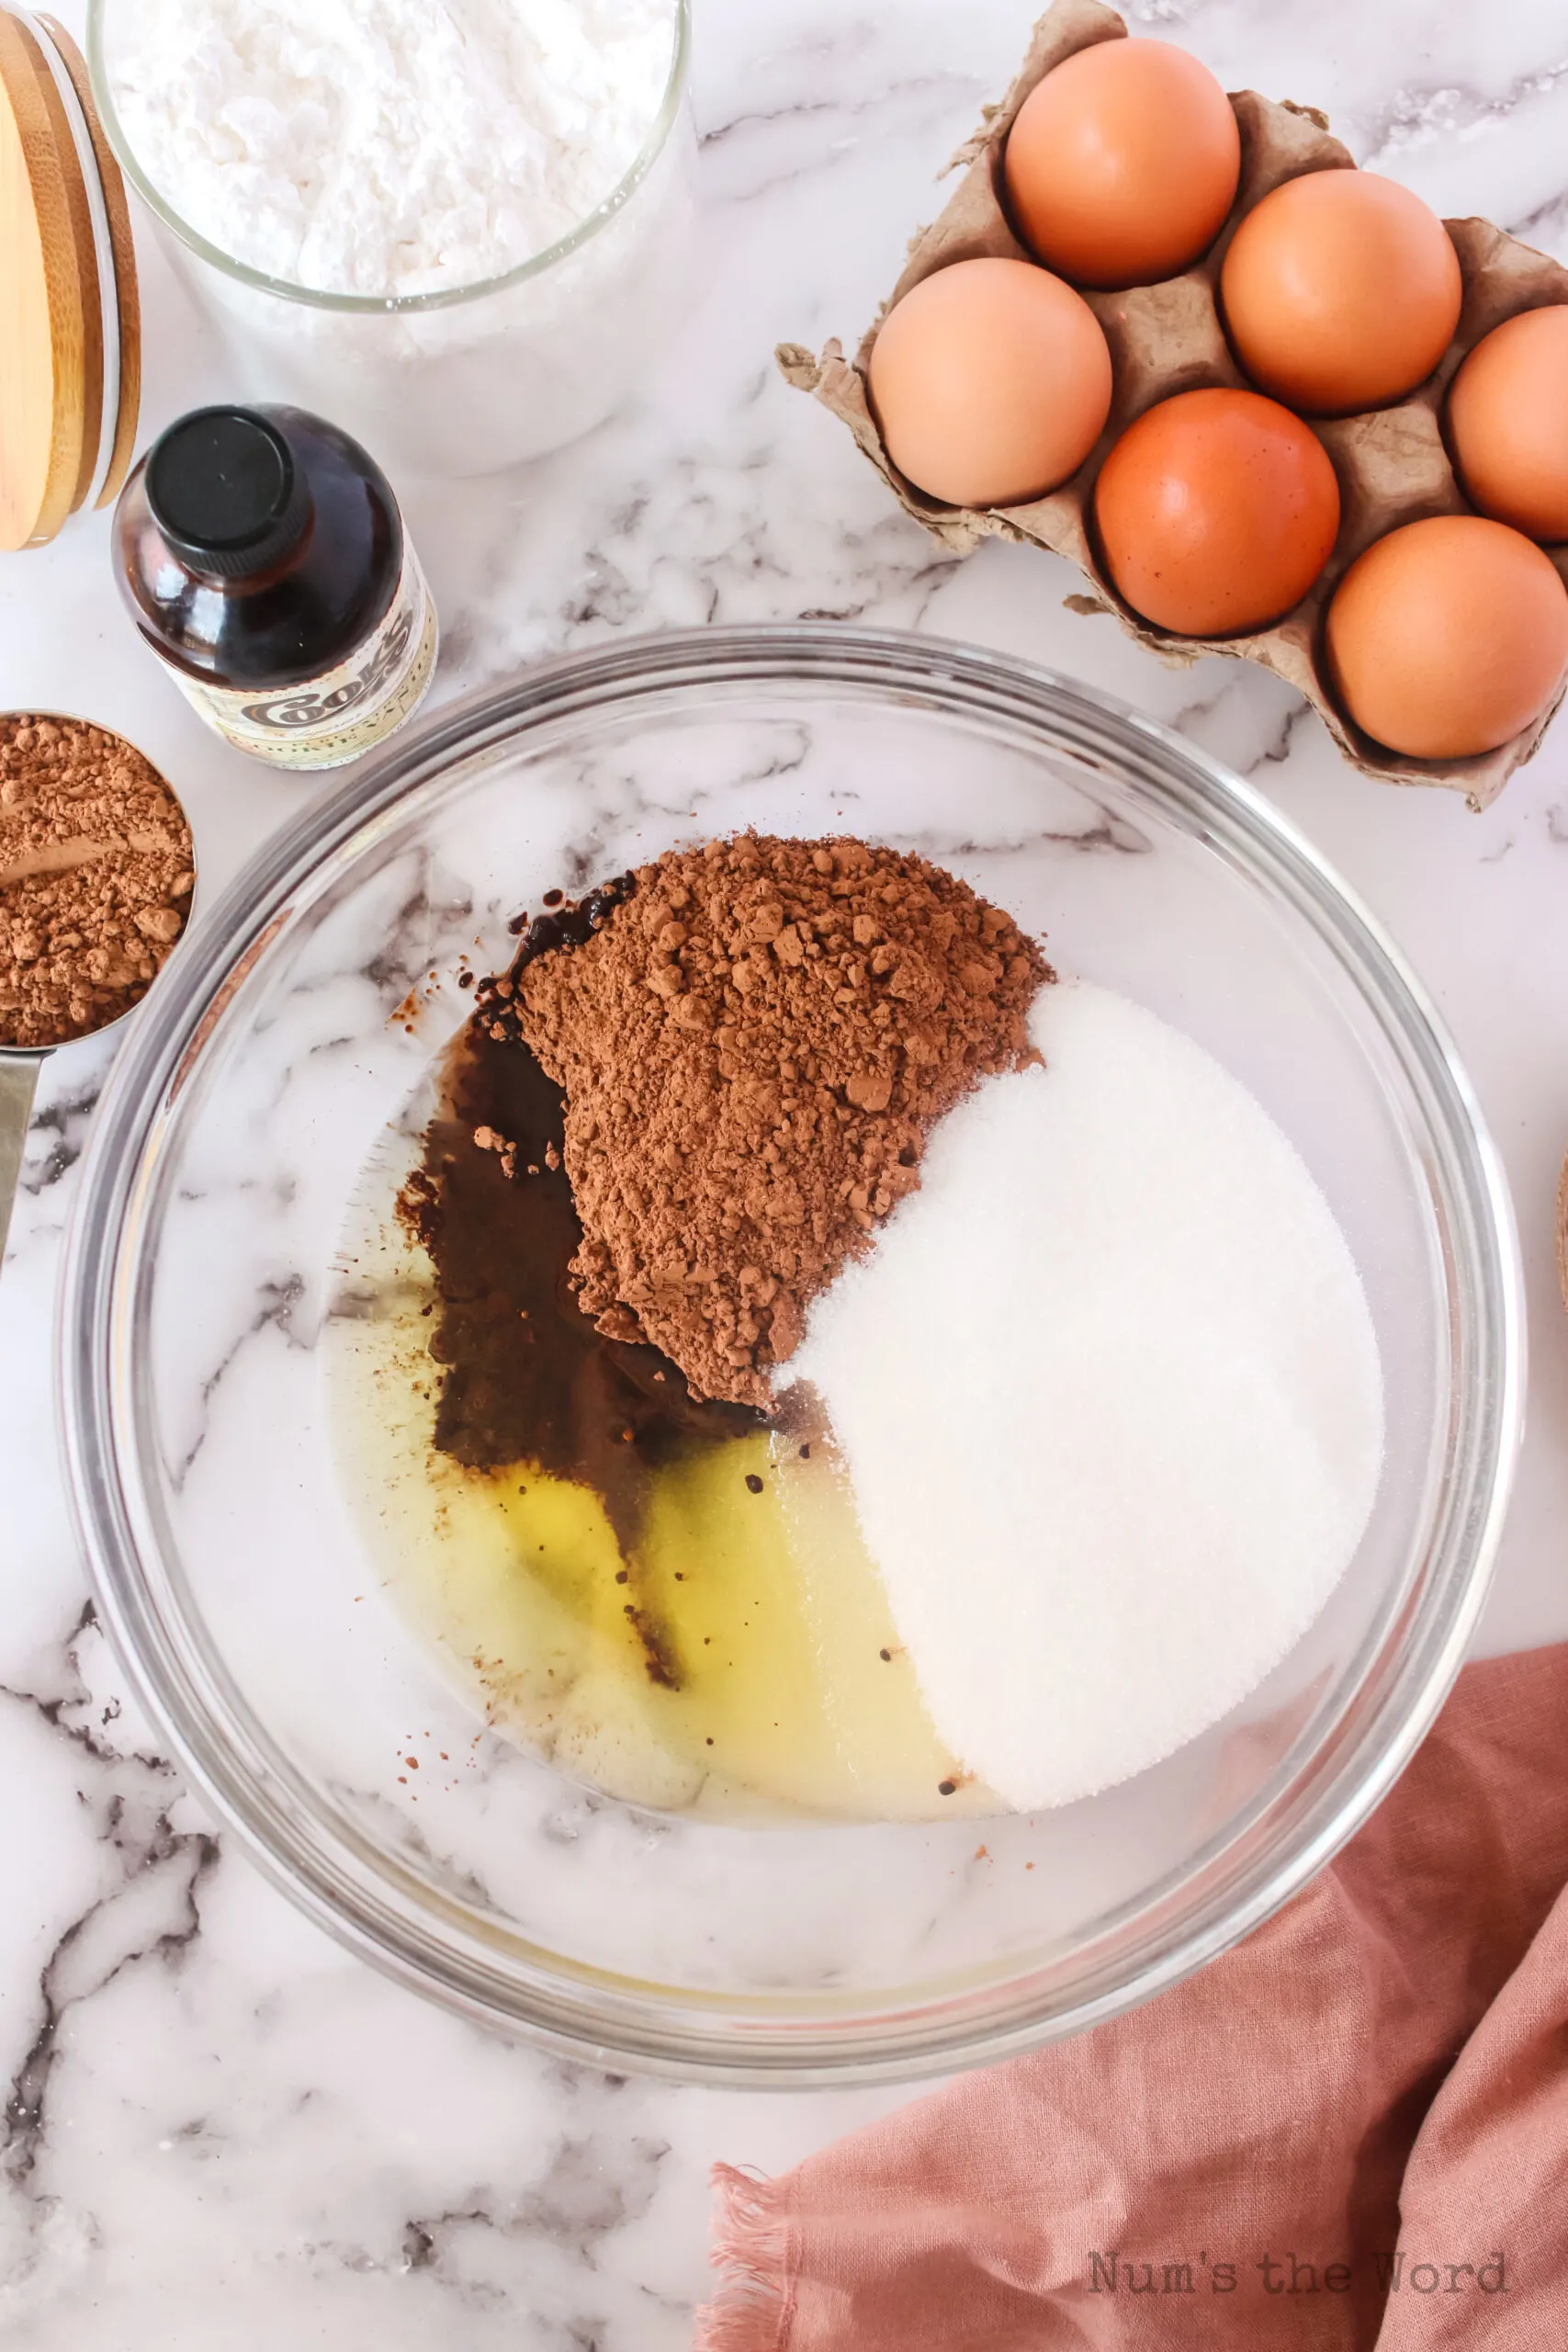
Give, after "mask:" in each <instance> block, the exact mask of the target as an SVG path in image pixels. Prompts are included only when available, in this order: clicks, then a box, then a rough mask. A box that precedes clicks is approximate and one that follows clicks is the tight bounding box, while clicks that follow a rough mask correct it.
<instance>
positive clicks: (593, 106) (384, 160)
mask: <svg viewBox="0 0 1568 2352" xmlns="http://www.w3.org/2000/svg"><path fill="white" fill-rule="evenodd" d="M120 18H121V20H122V23H123V29H121V26H120V24H118V23H117V27H116V46H115V50H114V54H113V62H112V71H111V79H112V81H113V85H114V91H115V99H116V103H117V105H118V108H119V112H120V117H121V119H122V121H123V123H124V126H125V131H126V135H127V137H128V139H129V140H130V144H131V147H132V148H133V150H134V151H135V153H136V155H137V156H138V158H139V160H140V162H141V165H142V168H143V170H144V171H145V172H146V174H147V175H148V177H149V179H151V180H152V183H153V185H154V187H157V188H158V189H159V190H160V192H161V193H162V194H163V195H164V198H166V199H167V200H168V202H169V203H170V205H172V207H173V208H174V209H175V211H176V212H177V213H179V214H180V215H181V217H182V218H183V219H184V220H186V221H188V222H189V224H190V225H191V227H193V228H194V229H196V230H197V231H199V232H200V233H201V235H203V236H204V237H206V238H207V239H208V240H209V242H210V243H213V244H215V245H217V246H218V247H219V248H220V250H221V251H223V252H224V253H226V254H231V255H232V256H233V257H234V258H235V259H236V260H239V261H242V262H244V263H246V264H247V265H248V266H250V267H252V268H254V269H259V270H262V271H265V273H266V275H267V276H268V277H278V278H284V279H287V280H288V282H289V283H290V284H293V285H299V286H308V287H313V288H318V289H320V290H322V291H325V292H329V293H347V294H370V295H377V296H385V295H408V294H423V293H430V292H434V291H438V290H441V289H443V288H451V287H457V286H464V285H468V284H471V283H473V282H474V281H475V280H477V279H481V278H487V277H496V276H499V275H500V274H501V273H502V271H505V270H508V269H512V268H514V267H516V266H518V264H520V263H522V262H525V261H526V260H528V259H529V258H530V257H531V256H532V255H533V254H536V253H539V252H541V251H542V250H543V249H544V248H545V247H546V246H547V245H550V244H553V243H555V242H556V240H557V239H558V238H559V237H562V236H564V235H565V234H566V233H567V232H569V231H570V230H571V229H572V228H574V227H575V226H576V224H577V223H578V222H579V221H580V220H582V219H584V217H585V216H586V215H587V214H588V213H590V212H592V211H593V210H594V209H596V208H597V207H598V206H599V205H600V204H602V203H603V202H604V200H605V198H608V197H609V196H611V195H613V194H614V192H615V188H616V187H617V185H618V184H619V182H620V181H621V179H622V178H623V177H624V176H625V175H626V171H627V170H628V169H629V168H630V166H631V164H633V163H634V162H635V161H636V159H637V153H638V152H639V150H640V149H641V147H642V145H643V143H644V141H645V140H646V139H647V137H648V135H649V131H650V130H651V129H652V126H653V122H654V119H655V118H656V116H657V115H658V112H659V108H660V102H661V100H662V97H663V95H664V90H665V86H666V84H667V83H668V80H669V76H670V68H671V56H672V43H673V40H674V11H673V6H672V0H271V5H268V4H267V0H129V5H127V6H124V7H123V8H122V9H121V11H120Z"/></svg>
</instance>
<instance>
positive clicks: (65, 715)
mask: <svg viewBox="0 0 1568 2352" xmlns="http://www.w3.org/2000/svg"><path fill="white" fill-rule="evenodd" d="M0 717H3V718H23V717H26V718H29V719H32V718H49V719H55V720H65V721H69V722H71V723H73V724H74V725H76V726H82V727H96V729H97V730H98V732H99V734H101V735H118V729H115V728H112V727H106V726H105V725H104V723H103V721H102V720H101V719H97V718H81V717H80V716H79V714H78V713H76V712H74V711H59V710H37V711H34V710H29V711H27V712H25V713H24V712H20V711H6V712H4V713H0ZM118 740H119V741H121V742H123V743H125V744H126V746H127V748H128V749H129V750H131V751H134V750H135V749H136V746H135V745H134V744H133V743H131V742H130V739H129V737H127V736H118ZM140 756H141V757H143V758H144V757H145V756H146V755H145V753H142V754H140ZM150 764H151V763H150ZM157 774H158V776H159V779H160V781H161V782H162V784H163V786H164V790H165V791H166V792H167V793H168V794H169V797H171V799H172V800H173V801H174V802H175V806H176V807H177V808H178V809H179V811H180V814H181V815H182V816H185V814H186V811H185V804H184V803H183V801H181V799H180V797H179V794H178V793H177V792H176V791H175V787H174V786H173V785H172V784H171V783H170V782H169V780H168V778H167V776H165V775H164V772H163V770H162V768H159V769H158V770H157ZM189 821H190V820H189V819H188V817H186V824H187V825H188V824H189ZM191 872H192V873H193V874H194V873H195V872H196V854H195V845H194V843H193V845H192V852H191ZM195 910H196V894H195V891H194V889H193V891H192V894H191V913H192V914H194V912H195ZM189 929H190V914H187V915H186V921H185V928H184V930H182V932H181V933H180V938H181V939H184V938H185V936H186V933H187V932H188V931H189ZM175 944H176V945H177V944H178V943H177V942H176V943H175ZM162 978H163V972H162V971H160V972H158V973H156V974H154V976H153V978H152V979H150V980H149V981H148V983H147V986H146V988H145V989H143V990H142V992H141V995H140V996H139V997H138V998H137V1000H136V1001H135V1003H134V1004H128V1005H127V1006H126V1008H125V1010H124V1012H117V1013H116V1014H115V1016H114V1018H113V1019H112V1020H111V1021H104V1022H100V1023H99V1024H98V1026H97V1028H96V1029H85V1030H82V1031H80V1032H79V1033H78V1034H77V1035H75V1036H74V1037H62V1039H61V1041H60V1043H59V1044H58V1045H53V1046H6V1045H0V1264H3V1262H4V1260H5V1254H6V1239H7V1237H8V1236H9V1233H10V1230H11V1212H12V1209H13V1208H14V1207H15V1205H16V1200H17V1183H18V1182H19V1181H20V1178H21V1173H22V1155H23V1152H24V1150H25V1149H26V1147H27V1140H28V1128H29V1127H30V1126H31V1125H32V1114H33V1099H34V1096H35V1095H36V1093H37V1091H38V1082H39V1074H40V1072H41V1071H42V1069H43V1066H44V1064H45V1062H46V1061H47V1060H48V1059H49V1057H50V1056H51V1054H57V1053H60V1052H61V1051H62V1050H63V1049H64V1048H65V1047H67V1046H82V1045H85V1044H86V1042H87V1040H88V1039H89V1038H90V1037H107V1035H109V1032H110V1031H111V1030H113V1029H118V1028H119V1027H120V1025H121V1024H122V1023H124V1022H127V1021H131V1020H134V1018H135V1016H136V1015H137V1013H139V1012H141V1008H142V1006H143V1005H144V1004H145V1003H146V1001H147V999H148V997H149V996H150V995H151V993H152V990H153V989H155V988H156V987H157V985H158V982H159V980H160V979H162Z"/></svg>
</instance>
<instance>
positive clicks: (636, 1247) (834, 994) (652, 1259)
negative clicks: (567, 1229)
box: [479, 834, 1052, 1408]
mask: <svg viewBox="0 0 1568 2352" xmlns="http://www.w3.org/2000/svg"><path fill="white" fill-rule="evenodd" d="M1051 977H1052V974H1051V970H1050V967H1049V966H1048V964H1047V963H1046V961H1045V958H1044V956H1043V955H1042V953H1041V951H1040V948H1039V947H1038V945H1037V944H1035V942H1034V941H1033V940H1032V939H1031V938H1029V937H1028V936H1027V935H1026V934H1025V933H1022V932H1021V931H1020V930H1019V928H1018V926H1017V925H1016V923H1015V922H1013V920H1012V918H1011V916H1010V915H1008V914H1006V913H1004V912H1003V911H1002V910H1001V909H1000V908H998V907H992V906H988V905H987V903H986V901H985V900H984V899H980V898H977V897H976V894H975V892H974V891H973V890H971V889H970V888H969V887H968V886H967V884H966V883H964V882H961V881H959V880H958V879H956V877H955V876H953V875H951V874H948V873H945V872H943V870H942V868H941V867H940V866H936V865H931V864H930V863H929V862H928V861H927V860H926V859H925V858H922V857H917V856H912V855H903V854H899V853H898V852H897V851H895V850H890V849H884V848H878V847H873V846H870V845H868V844H867V843H865V842H858V841H852V840H844V839H838V840H832V841H817V842H807V841H786V840H777V839H772V838H764V837H759V836H757V835H754V834H743V835H741V836H740V837H739V839H737V840H732V841H717V842H709V843H708V844H707V845H706V846H705V848H703V849H698V850H689V851H683V852H680V853H676V852H673V851H667V852H666V853H665V854H664V855H663V856H662V857H661V858H660V859H659V861H658V862H657V864H655V865H646V866H643V867H641V868H640V869H639V870H638V871H637V874H635V875H632V876H623V877H621V879H620V880H619V881H618V882H616V883H613V884H611V885H609V886H607V887H606V888H604V889H603V890H601V891H599V892H595V893H593V894H592V895H591V896H590V898H588V899H585V900H583V901H582V902H581V906H580V907H578V908H564V909H559V910H557V911H555V912H552V913H547V914H545V915H542V916H541V917H540V918H539V919H538V920H537V921H536V922H535V923H534V924H533V925H532V926H531V927H530V928H529V930H528V932H527V933H526V934H525V938H524V941H523V944H522V947H521V949H520V950H519V954H518V956H517V959H516V961H515V963H514V964H513V968H512V971H511V973H510V974H508V975H507V976H506V977H505V978H501V979H499V980H491V981H490V982H488V983H486V985H485V989H484V990H483V991H482V992H481V1004H480V1012H479V1018H480V1019H481V1021H483V1022H484V1023H486V1025H487V1027H488V1030H489V1034H490V1035H491V1037H492V1038H494V1039H496V1040H498V1041H499V1040H503V1039H504V1038H506V1037H508V1036H512V1037H515V1038H520V1039H521V1041H522V1042H524V1043H525V1044H526V1045H527V1046H530V1047H531V1048H532V1049H533V1051H534V1052H535V1053H536V1055H537V1057H538V1059H539V1061H540V1062H541V1063H542V1064H543V1066H544V1068H545V1069H546V1071H547V1073H548V1075H549V1076H550V1077H551V1078H552V1079H553V1080H555V1081H556V1083H557V1084H558V1085H559V1086H560V1087H562V1088H563V1089H564V1091H565V1094H566V1104H567V1107H566V1137H565V1156H566V1167H567V1172H568V1174H569V1176H570V1180H571V1186H572V1192H573V1194H574V1197H575V1201H576V1205H577V1211H578V1215H579V1216H580V1217H581V1222H582V1227H583V1239H582V1244H581V1249H580V1250H579V1251H578V1254H577V1258H576V1260H575V1261H574V1279H575V1283H576V1286H577V1291H578V1296H579V1303H580V1305H581V1307H582V1310H583V1312H584V1313H585V1314H588V1315H591V1316H592V1317H595V1319H596V1320H597V1322H598V1326H599V1329H601V1330H602V1331H604V1332H605V1333H606V1334H607V1335H608V1336H609V1337H610V1338H612V1339H617V1340H650V1341H651V1342H652V1343H653V1345H654V1346H656V1347H658V1348H661V1349H662V1350H663V1351H664V1352H665V1353H666V1354H667V1355H669V1356H671V1357H672V1358H673V1359H674V1361H675V1363H677V1364H679V1366H680V1367H681V1370H682V1372H683V1373H684V1374H685V1375H686V1377H687V1379H688V1381H689V1382H690V1383H691V1385H692V1386H693V1388H694V1390H696V1391H697V1393H698V1394H700V1395H703V1396H707V1397H727V1398H729V1399H731V1400H732V1401H734V1402H736V1403H738V1404H748V1405H752V1406H758V1407H764V1408H765V1407H767V1406H768V1405H769V1404H770V1403H771V1401H772V1393H773V1392H772V1387H771V1383H770V1379H769V1374H770V1370H771V1368H772V1367H773V1366H774V1365H777V1364H780V1363H784V1362H786V1361H787V1359H788V1358H789V1356H790V1355H792V1354H793V1353H794V1351H795V1348H796V1346H797V1345H798V1344H799V1341H800V1339H801V1337H802V1334H803V1331H804V1327H805V1317H806V1312H807V1307H808V1306H809V1305H810V1303H811V1301H812V1299H813V1298H815V1297H816V1296H817V1295H818V1292H820V1291H822V1290H824V1289H825V1288H826V1287H827V1286H828V1284H829V1283H830V1282H831V1281H832V1280H833V1279H834V1277H835V1276H836V1275H837V1274H838V1273H839V1272H840V1269H841V1268H842V1267H843V1265H844V1264H845V1263H846V1261H848V1260H849V1259H850V1258H851V1257H852V1256H853V1255H855V1254H856V1253H857V1252H859V1251H860V1250H864V1249H866V1248H867V1247H868V1246H869V1244H870V1239H871V1237H872V1235H873V1234H874V1232H875V1230H876V1227H877V1226H878V1224H879V1223H880V1221H881V1220H882V1219H883V1218H884V1217H885V1216H887V1215H888V1214H889V1213H890V1211H891V1210H892V1209H893V1208H894V1207H895V1205H896V1204H897V1202H898V1201H899V1200H901V1199H902V1198H903V1197H904V1195H905V1194H906V1193H909V1192H912V1191H913V1190H914V1189H915V1188H916V1187H917V1186H918V1184H919V1167H920V1159H921V1156H922V1153H923V1151H924V1148H925V1141H926V1137H927V1136H928V1135H929V1134H930V1132H931V1128H932V1126H933V1125H935V1124H936V1122H937V1120H938V1119H940V1118H941V1117H942V1114H944V1113H945V1112H947V1111H949V1110H951V1109H952V1108H953V1104H954V1103H957V1102H958V1101H959V1100H960V1099H961V1098H962V1097H963V1096H964V1094H966V1093H967V1092H968V1091H969V1090H970V1088H971V1087H972V1086H974V1085H975V1083H976V1080H979V1079H981V1078H984V1077H987V1076H988V1075H991V1074H993V1073H996V1072H998V1071H1002V1070H1008V1069H1018V1068H1020V1067H1021V1066H1022V1065H1023V1064H1024V1063H1026V1062H1028V1061H1030V1060H1032V1059H1033V1058H1035V1057H1034V1054H1033V1051H1032V1046H1031V1045H1030V1042H1029V1033H1028V1013H1029V1008H1030V1005H1031V1004H1032V1001H1033V999H1034V996H1035V993H1036V991H1037V990H1038V989H1039V988H1040V987H1041V985H1042V983H1043V981H1045V980H1047V979H1049V978H1051ZM485 1142H486V1144H487V1145H488V1146H489V1148H500V1149H504V1148H505V1144H506V1138H504V1137H501V1136H488V1135H487V1136H486V1137H485Z"/></svg>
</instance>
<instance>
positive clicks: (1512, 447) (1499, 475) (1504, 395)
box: [1449, 307, 1568, 540]
mask: <svg viewBox="0 0 1568 2352" xmlns="http://www.w3.org/2000/svg"><path fill="white" fill-rule="evenodd" d="M1449 435H1450V445H1451V447H1452V449H1453V453H1454V458H1455V461H1456V463H1457V464H1458V467H1459V470H1460V475H1461V480H1462V481H1463V483H1464V486H1465V489H1466V490H1467V491H1468V492H1469V493H1470V502H1471V504H1472V506H1479V507H1480V509H1481V511H1482V513H1483V515H1491V516H1492V517H1493V518H1494V520H1495V521H1496V522H1498V523H1511V524H1512V525H1513V526H1514V528H1515V530H1516V531H1523V532H1525V533H1526V534H1527V535H1528V536H1529V537H1530V538H1532V539H1552V540H1560V539H1568V307H1561V308H1558V309H1555V310H1550V311H1521V312H1520V313H1519V315H1518V317H1517V319H1505V320H1504V322H1503V323H1502V325H1501V326H1500V327H1494V328H1493V330H1492V332H1491V334H1489V335H1486V336H1484V337H1483V339H1482V341H1481V342H1480V343H1478V344H1477V345H1476V346H1475V349H1474V350H1473V351H1472V353H1471V355H1470V357H1469V358H1468V359H1467V360H1466V361H1465V363H1464V366H1463V367H1462V368H1461V369H1460V371H1459V374H1458V375H1457V376H1456V377H1455V378H1454V380H1453V389H1452V390H1451V391H1450V394H1449Z"/></svg>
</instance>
